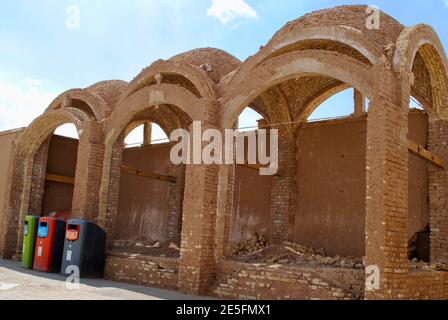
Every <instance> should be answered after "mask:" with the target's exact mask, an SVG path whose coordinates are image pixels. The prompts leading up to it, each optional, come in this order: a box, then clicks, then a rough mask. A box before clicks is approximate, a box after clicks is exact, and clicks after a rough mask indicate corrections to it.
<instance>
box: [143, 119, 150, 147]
mask: <svg viewBox="0 0 448 320" xmlns="http://www.w3.org/2000/svg"><path fill="white" fill-rule="evenodd" d="M151 141H152V123H151V122H145V124H144V125H143V145H144V146H148V145H150V144H151Z"/></svg>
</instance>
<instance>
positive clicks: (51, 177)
mask: <svg viewBox="0 0 448 320" xmlns="http://www.w3.org/2000/svg"><path fill="white" fill-rule="evenodd" d="M121 173H124V174H129V175H134V176H139V177H144V178H149V179H154V180H159V181H166V182H172V183H174V182H176V177H174V176H168V175H163V174H157V173H152V172H146V171H141V170H138V169H133V168H129V167H126V166H122V167H121ZM46 180H47V181H51V182H57V183H65V184H75V178H73V177H67V176H62V175H58V174H52V173H48V174H47V176H46Z"/></svg>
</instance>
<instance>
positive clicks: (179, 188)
mask: <svg viewBox="0 0 448 320" xmlns="http://www.w3.org/2000/svg"><path fill="white" fill-rule="evenodd" d="M170 174H172V175H174V176H175V177H176V182H175V183H171V182H170V183H169V186H168V201H169V203H168V206H169V214H170V216H169V220H168V236H169V239H170V240H171V241H173V242H175V243H179V244H180V237H181V230H182V210H183V200H184V189H185V165H179V166H175V165H173V164H171V165H170Z"/></svg>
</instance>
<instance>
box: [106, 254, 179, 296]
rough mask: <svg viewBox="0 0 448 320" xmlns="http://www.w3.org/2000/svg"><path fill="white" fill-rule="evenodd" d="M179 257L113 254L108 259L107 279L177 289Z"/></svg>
mask: <svg viewBox="0 0 448 320" xmlns="http://www.w3.org/2000/svg"><path fill="white" fill-rule="evenodd" d="M178 268H179V259H174V258H161V257H148V256H133V257H132V258H131V257H126V256H122V255H114V254H111V255H109V256H108V257H107V259H106V267H105V271H104V273H105V274H104V276H105V278H106V279H110V280H116V281H122V282H126V283H134V284H138V285H142V286H149V287H156V288H162V289H169V290H177V288H178V286H177V284H178V276H179V273H178Z"/></svg>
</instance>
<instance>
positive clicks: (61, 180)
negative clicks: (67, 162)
mask: <svg viewBox="0 0 448 320" xmlns="http://www.w3.org/2000/svg"><path fill="white" fill-rule="evenodd" d="M45 179H46V180H47V181H51V182H57V183H64V184H75V178H73V177H66V176H61V175H58V174H52V173H47V176H46V178H45Z"/></svg>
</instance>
